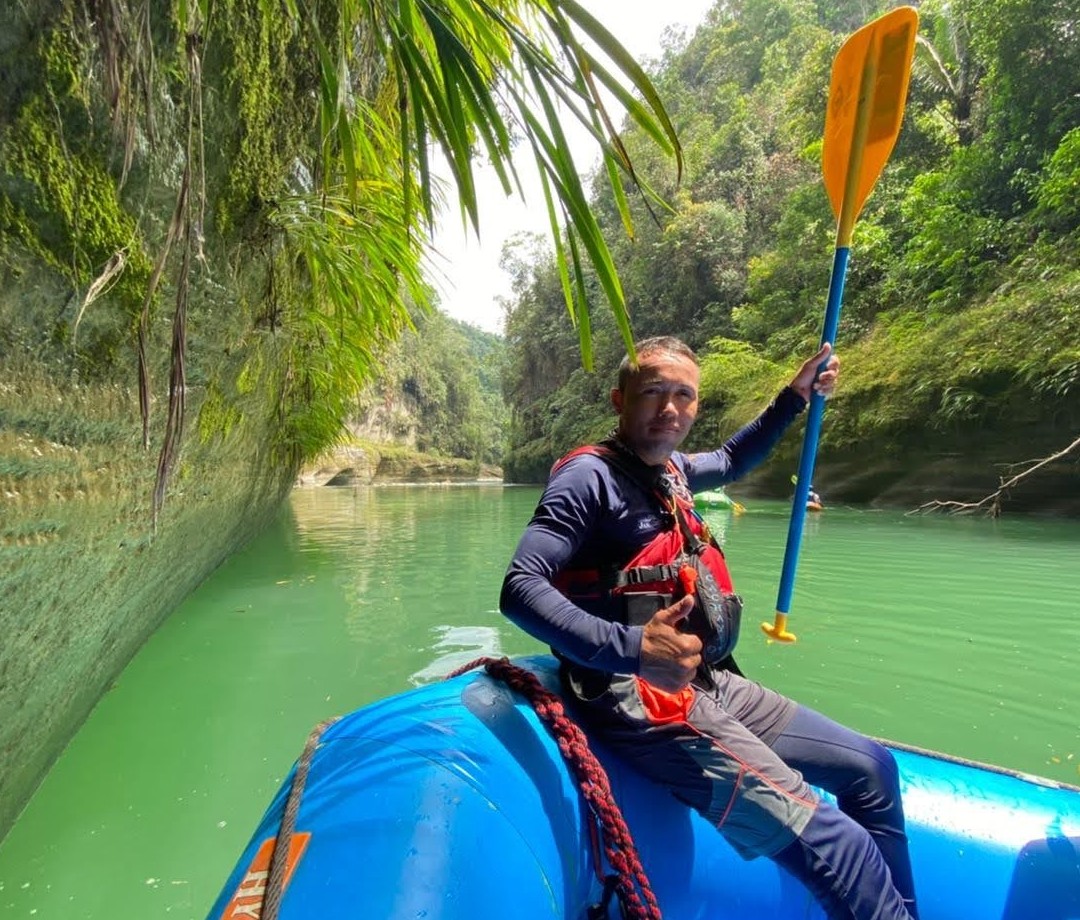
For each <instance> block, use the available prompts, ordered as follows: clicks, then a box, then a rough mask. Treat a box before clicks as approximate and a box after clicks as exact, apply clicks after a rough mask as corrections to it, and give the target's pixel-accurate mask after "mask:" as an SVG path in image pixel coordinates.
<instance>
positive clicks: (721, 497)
mask: <svg viewBox="0 0 1080 920" xmlns="http://www.w3.org/2000/svg"><path fill="white" fill-rule="evenodd" d="M694 505H695V507H698V508H726V509H729V510H731V511H734V512H735V513H736V514H742V513H743V512H744V511H745V510H746V508H745V507H744V506H743V505H741V504H740V503H739V502H737V501H735V499H733V498H732V497H731V496H730V495H728V494H727V492H725V491H724V490H723V489H707V490H706V491H704V492H697V493H695V494H694Z"/></svg>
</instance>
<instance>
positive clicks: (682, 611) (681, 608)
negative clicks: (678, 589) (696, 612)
mask: <svg viewBox="0 0 1080 920" xmlns="http://www.w3.org/2000/svg"><path fill="white" fill-rule="evenodd" d="M693 609H694V596H693V595H692V594H687V595H686V596H685V597H680V598H679V599H678V600H677V601H676V602H675V603H674V604H672V605H671V606H670V607H665V608H664V609H663V610H660V611H657V614H656V619H658V620H659V621H660V622H661V623H667V624H668V625H669V626H677V625H678V624H679V623H681V622H682V621H683V620H685V619H686V618H687V617H688V616H690V611H691V610H693Z"/></svg>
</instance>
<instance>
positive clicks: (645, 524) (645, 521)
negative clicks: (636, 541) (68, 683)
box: [634, 514, 660, 534]
mask: <svg viewBox="0 0 1080 920" xmlns="http://www.w3.org/2000/svg"><path fill="white" fill-rule="evenodd" d="M659 529H660V518H658V517H656V515H654V514H647V515H645V517H641V518H638V521H637V523H636V524H635V525H634V531H635V533H639V534H643V533H653V532H654V531H657V530H659Z"/></svg>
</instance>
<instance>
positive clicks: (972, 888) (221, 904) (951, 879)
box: [210, 657, 1080, 920]
mask: <svg viewBox="0 0 1080 920" xmlns="http://www.w3.org/2000/svg"><path fill="white" fill-rule="evenodd" d="M516 663H517V664H521V665H524V666H526V667H528V668H529V669H530V670H532V671H533V672H534V673H536V674H537V675H539V676H540V678H541V680H542V681H543V683H544V685H545V686H547V687H548V688H550V689H553V690H554V689H557V681H556V678H555V663H554V660H553V659H551V658H546V657H538V658H528V659H522V660H520V661H518V662H516ZM894 750H895V754H896V759H897V762H898V763H899V767H900V772H901V777H902V782H903V794H904V807H905V811H906V814H907V820H908V831H909V837H910V840H911V847H912V858H913V862H914V869H915V878H916V883H917V886H918V892H919V902H920V910H921V915H922V920H1076V918H1080V789H1078V788H1075V787H1071V786H1065V785H1060V784H1054V783H1051V782H1049V781H1046V780H1041V779H1037V778H1034V777H1029V776H1023V775H1017V774H1015V773H1009V772H1004V771H1000V770H997V769H994V768H991V767H985V766H981V765H977V764H972V763H968V762H960V761H957V760H954V759H949V758H945V757H940V756H936V755H933V754H928V753H924V752H917V751H913V750H908V749H895V748H894ZM596 753H597V755H598V756H599V757H600V760H601V761H602V762H603V764H604V766H605V767H606V769H607V771H608V774H609V777H610V781H611V786H612V791H613V792H614V795H615V798H616V800H617V801H618V803H619V805H620V807H621V809H622V812H623V815H624V816H625V819H626V823H627V825H628V826H629V829H630V831H631V833H632V835H633V838H634V841H635V843H636V845H637V849H638V852H639V853H640V856H641V862H642V865H643V866H644V869H645V872H646V873H647V875H648V878H649V882H650V883H651V886H652V890H653V891H654V892H655V894H656V898H657V901H658V903H659V906H660V908H661V910H662V913H663V917H664V920H713V918H715V920H796V918H798V920H816V918H821V917H823V914H822V912H821V911H820V909H819V908H818V907H817V906H816V904H815V903H814V902H813V901H812V900H811V899H810V897H809V896H808V894H807V893H806V891H805V889H804V888H802V886H801V885H800V884H799V883H798V882H796V881H794V880H793V879H792V878H791V877H789V876H787V875H786V874H785V873H783V872H781V871H780V870H779V869H778V868H777V867H776V866H775V865H774V864H773V863H772V862H771V861H770V860H767V859H758V860H754V861H750V862H747V861H744V860H742V859H741V858H740V857H739V856H738V855H737V854H736V853H735V852H734V851H733V850H732V849H731V848H730V847H729V846H728V845H727V844H726V843H725V841H724V840H723V838H722V837H721V836H720V834H719V833H718V832H717V831H716V830H715V829H714V828H712V827H710V826H709V825H707V824H706V823H705V822H704V821H703V820H702V819H701V818H699V817H698V816H697V815H696V814H695V813H693V812H691V811H690V810H688V809H687V808H685V807H684V806H682V805H680V804H679V803H678V802H676V801H675V800H674V799H673V798H672V797H671V796H669V795H668V794H666V793H665V792H663V791H662V790H660V789H658V788H657V787H655V786H653V785H651V784H650V783H649V782H647V781H645V780H643V779H641V778H640V777H638V776H636V775H635V774H634V773H633V772H631V771H630V770H628V769H627V768H625V767H624V766H623V765H622V764H621V763H620V762H619V761H618V760H617V759H615V758H613V757H611V756H610V755H608V754H607V753H606V752H604V751H603V750H602V749H600V748H597V749H596ZM297 773H298V771H297V769H296V768H294V771H293V774H291V775H290V777H289V778H288V779H287V780H286V782H285V783H284V785H283V787H282V789H281V790H280V791H279V793H278V794H277V796H276V797H275V799H274V801H273V802H272V803H271V805H270V807H269V809H268V811H267V812H266V814H265V816H264V817H263V820H262V822H261V824H260V825H259V828H258V830H257V831H256V832H255V835H254V837H253V838H252V840H251V842H250V844H249V845H248V847H247V849H246V850H245V851H244V853H243V854H242V855H241V857H240V859H239V861H238V863H237V865H236V868H235V870H234V871H233V872H232V874H231V876H230V877H229V879H228V881H227V882H226V883H225V886H224V888H223V890H222V893H221V895H220V897H219V898H218V900H217V902H216V903H215V905H214V907H213V909H212V910H211V912H210V918H211V920H238V918H241V917H247V918H251V917H260V916H261V917H264V918H265V917H267V916H269V915H271V914H272V913H277V915H278V916H279V917H280V918H282V920H299V918H329V917H333V918H342V920H343V918H356V920H391V918H392V920H466V918H468V920H488V918H490V920H495V918H500V920H501V918H512V920H541V918H543V920H548V918H550V920H583V918H584V917H585V916H586V911H587V909H588V907H589V906H590V905H593V904H596V903H597V902H598V901H599V900H600V892H601V886H600V883H599V881H598V874H597V872H596V869H595V861H594V855H593V854H594V847H593V846H592V845H591V844H590V835H589V831H588V826H589V820H588V812H587V809H586V808H585V806H584V805H583V802H582V798H581V796H580V794H579V792H578V790H577V788H576V786H575V784H574V782H573V779H572V777H571V775H570V772H569V770H568V768H567V767H566V765H565V764H564V761H563V758H562V756H561V755H560V753H559V749H558V746H557V745H556V743H555V742H554V740H553V739H552V737H551V736H550V734H549V733H548V730H547V728H546V727H545V725H544V724H543V723H542V722H541V721H540V719H539V718H538V717H537V715H536V713H535V712H534V711H533V709H532V707H531V706H530V705H529V703H528V702H526V701H525V700H524V699H522V698H521V697H519V696H517V695H516V694H513V693H511V691H510V690H509V689H508V688H507V687H506V686H505V685H504V684H502V683H501V682H499V681H496V680H494V679H492V678H490V677H488V676H487V675H486V674H485V673H484V672H483V671H473V672H470V673H468V674H465V675H462V676H460V677H456V678H453V679H452V680H448V681H445V682H442V683H438V684H433V685H430V686H426V687H422V688H420V689H417V690H412V691H409V692H406V693H403V694H401V695H399V696H395V697H392V698H390V699H387V700H385V701H383V702H380V703H376V704H373V705H371V706H367V707H365V708H363V709H360V710H358V711H356V712H354V713H352V714H351V715H349V716H346V717H345V718H343V719H341V720H340V721H338V722H336V723H335V724H333V725H332V726H330V727H329V728H328V729H327V730H326V731H325V733H324V734H323V735H322V737H321V740H320V742H319V743H318V745H317V746H313V747H312V748H311V752H310V754H309V756H307V757H304V758H301V761H300V770H299V774H300V775H299V777H297ZM305 773H306V775H305ZM294 784H295V785H296V786H297V788H298V789H299V788H300V787H302V794H299V795H294V796H293V797H292V799H291V801H293V802H294V803H295V802H298V806H299V807H298V810H296V811H295V813H293V814H290V815H289V816H288V818H287V820H286V825H289V824H292V825H294V826H295V830H294V831H293V832H292V833H291V834H283V838H282V839H283V841H284V840H285V839H288V844H287V846H282V847H280V848H279V849H280V851H281V855H282V856H283V857H284V856H287V859H285V858H282V859H281V866H282V870H281V871H283V872H284V879H285V880H286V883H285V886H284V889H283V895H282V896H281V897H280V899H279V900H278V899H275V901H276V903H275V904H274V906H273V909H272V910H270V909H264V908H263V905H262V898H263V895H264V893H265V890H266V886H267V878H268V873H269V871H270V870H269V863H270V853H271V851H272V850H273V847H274V840H275V839H276V837H277V835H278V832H279V829H280V828H281V825H282V819H283V814H284V813H285V812H286V802H287V801H290V797H289V789H290V787H291V786H292V785H294ZM288 810H289V811H290V812H293V811H294V809H292V808H290V809H288ZM617 915H618V910H617V908H616V907H612V908H611V911H610V916H611V917H613V918H614V917H616V916H617Z"/></svg>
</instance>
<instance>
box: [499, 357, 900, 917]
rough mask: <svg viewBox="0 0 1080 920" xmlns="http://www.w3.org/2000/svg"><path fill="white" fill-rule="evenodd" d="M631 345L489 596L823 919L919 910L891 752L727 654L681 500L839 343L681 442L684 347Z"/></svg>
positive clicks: (713, 559) (636, 756)
mask: <svg viewBox="0 0 1080 920" xmlns="http://www.w3.org/2000/svg"><path fill="white" fill-rule="evenodd" d="M636 352H637V357H638V364H637V366H636V367H635V366H634V365H633V363H632V362H631V361H630V359H629V357H627V358H626V359H624V361H623V363H622V366H621V367H620V369H619V380H618V386H617V387H616V388H615V389H613V390H612V392H611V402H612V405H613V406H614V408H615V411H616V412H617V413H618V426H617V428H616V430H615V431H614V432H613V434H612V436H611V437H610V438H609V439H607V441H605V442H603V443H602V444H600V445H597V446H592V447H584V448H580V449H578V450H577V451H574V452H572V453H571V454H569V455H567V457H565V458H563V460H561V461H560V462H559V463H557V464H556V465H555V468H554V469H553V472H552V475H551V478H550V479H549V482H548V484H547V487H546V489H545V490H544V494H543V496H542V497H541V499H540V503H539V505H538V506H537V509H536V512H535V513H534V515H533V518H532V520H531V521H530V522H529V525H528V527H527V528H526V530H525V533H524V535H523V536H522V538H521V541H520V543H519V544H518V547H517V550H516V551H515V553H514V557H513V559H512V560H511V562H510V566H509V569H508V571H507V574H506V579H505V581H504V583H503V591H502V597H501V601H500V604H501V607H502V610H503V612H504V613H505V614H506V616H508V617H509V618H510V619H511V620H513V621H514V622H515V623H517V624H518V625H519V626H521V627H522V628H523V629H525V630H526V631H527V632H529V633H531V634H532V635H533V636H535V637H536V638H538V639H540V640H542V641H544V642H547V643H548V644H549V645H551V647H552V649H553V650H554V652H555V653H556V655H557V656H558V658H559V659H560V662H561V675H562V679H563V684H564V687H565V689H566V691H567V694H568V696H569V697H570V699H571V700H572V701H573V702H574V703H575V708H576V711H577V712H578V714H579V716H580V718H581V719H582V720H583V721H584V722H585V723H586V724H587V726H588V727H589V728H590V729H591V730H592V731H593V732H594V733H595V734H597V735H598V736H599V737H601V738H602V739H603V740H604V741H605V743H607V744H608V746H609V747H611V748H613V749H614V750H616V751H618V752H619V753H620V754H621V755H622V756H623V757H624V758H625V759H626V760H627V761H628V762H629V763H630V764H632V765H633V766H634V767H635V768H636V769H638V770H640V771H641V772H643V773H644V774H645V775H647V776H649V777H650V778H651V779H653V780H654V781H655V782H657V783H659V784H661V785H663V786H665V787H667V788H668V789H669V790H670V791H671V792H672V793H673V794H674V795H675V796H676V797H678V798H679V799H680V800H681V801H683V802H685V803H687V804H688V805H689V806H691V807H693V808H695V809H696V810H697V811H699V812H700V813H701V814H702V815H704V816H705V818H706V819H707V820H709V821H710V822H711V823H713V824H714V825H715V826H716V827H718V828H719V830H720V832H721V833H723V834H724V836H725V838H726V839H727V840H728V841H729V842H730V843H731V844H732V845H733V846H734V847H735V849H736V850H737V851H738V852H739V853H741V854H742V855H743V856H744V857H746V858H753V857H756V856H768V857H771V858H772V859H773V860H775V861H776V862H777V863H778V864H779V865H781V866H782V867H783V868H784V869H786V870H787V871H789V872H790V873H792V874H793V875H794V876H796V877H797V878H799V879H800V880H801V881H802V882H803V883H804V884H805V885H806V886H807V888H808V889H809V890H810V891H811V893H812V894H813V895H814V897H815V898H816V899H817V900H818V901H819V903H820V904H821V905H822V906H823V907H824V909H825V911H826V913H827V914H828V915H829V917H831V918H844V920H916V918H917V914H916V909H915V893H914V884H913V882H912V877H911V867H910V861H909V857H908V850H907V838H906V836H905V834H904V817H903V810H902V806H901V802H900V793H899V785H898V779H897V770H896V764H895V762H894V760H893V758H892V755H891V754H890V753H889V752H888V750H887V749H885V748H884V747H882V746H881V745H879V744H877V743H876V742H874V741H871V740H870V739H868V738H865V737H863V736H862V735H859V734H857V733H855V732H853V731H851V730H849V729H847V728H845V727H843V726H841V725H839V724H837V723H835V722H833V721H831V720H829V719H827V718H826V717H824V716H822V715H821V714H819V713H817V712H814V711H813V710H811V709H808V708H806V707H804V706H802V705H800V704H797V703H795V702H794V701H792V700H789V699H787V698H785V697H783V696H781V695H780V694H778V693H776V692H775V691H772V690H769V689H768V688H765V687H762V686H761V685H760V684H757V683H756V682H754V681H751V680H748V679H747V678H745V677H744V676H743V675H742V674H741V673H740V672H739V670H738V668H737V667H736V666H735V664H734V661H733V660H732V659H731V657H730V652H731V646H732V645H733V641H734V638H735V637H736V636H737V633H738V613H739V603H738V599H737V598H736V597H734V596H733V595H732V593H731V590H732V589H731V583H730V579H729V578H728V576H727V572H726V567H725V565H724V563H723V557H722V554H721V553H720V552H719V549H718V548H717V547H716V546H715V544H714V543H712V541H711V537H710V536H709V534H708V530H707V527H706V526H705V525H704V524H703V522H702V521H701V519H700V518H699V517H697V516H696V515H694V513H693V511H692V501H693V500H692V496H691V494H690V493H691V492H692V491H702V490H704V489H710V488H716V487H718V486H720V485H722V484H724V483H727V482H730V481H732V480H735V479H738V478H739V477H740V476H742V475H743V474H745V473H746V472H747V471H749V470H750V469H752V468H753V467H754V466H756V465H757V464H758V463H760V462H761V461H762V460H763V459H764V458H765V457H766V455H767V454H768V453H769V451H770V450H771V449H772V447H773V446H774V445H775V444H776V442H777V441H778V440H779V438H780V436H781V435H782V434H783V432H784V430H785V429H786V428H787V427H788V426H789V425H790V424H791V422H792V421H793V420H794V419H795V417H796V416H797V415H798V414H799V413H800V412H801V411H802V410H803V409H804V408H805V406H806V403H807V401H808V400H809V398H810V395H811V393H812V392H813V391H815V390H816V391H817V392H820V393H822V394H823V395H825V396H828V395H830V394H831V393H832V391H833V388H834V386H835V383H836V378H837V375H838V373H839V362H838V360H837V359H836V358H835V357H834V356H832V349H831V347H830V346H829V345H825V346H824V347H822V349H821V351H819V352H818V353H817V354H816V355H815V356H814V357H812V358H810V359H809V360H808V361H806V362H805V363H804V364H803V365H802V367H801V368H800V369H799V371H798V372H797V373H796V374H795V376H794V378H793V379H792V380H791V383H790V384H789V385H788V386H787V387H785V388H784V389H783V390H782V391H781V392H780V394H779V395H778V396H777V397H776V399H775V400H774V401H773V402H772V403H771V404H770V405H769V406H768V408H766V409H765V411H764V412H763V413H762V414H761V415H760V416H758V418H757V419H755V420H754V421H753V422H751V423H750V424H749V425H747V426H746V427H744V428H743V429H741V430H740V431H739V432H737V433H736V434H735V435H734V436H733V437H732V438H731V439H730V440H728V441H727V442H726V443H725V444H724V445H723V446H722V447H721V448H720V449H719V450H716V451H713V452H711V453H705V454H694V455H687V454H683V453H679V452H678V451H677V448H678V447H679V445H680V444H681V443H682V442H683V440H684V439H685V438H686V436H687V434H688V433H689V432H690V428H691V427H692V425H693V424H694V420H695V418H696V416H697V410H698V380H699V369H698V364H697V359H696V357H695V356H694V353H693V352H692V351H691V350H690V349H689V348H688V347H687V346H686V345H685V344H684V343H682V342H681V341H679V340H678V339H674V338H670V337H660V338H652V339H646V340H645V341H643V342H640V343H638V345H637V346H636ZM822 364H824V365H825V367H824V369H823V370H822V371H821V372H820V373H818V368H819V367H820V366H821V365H822ZM691 624H692V625H691ZM808 783H813V784H814V785H815V786H818V787H820V788H824V789H827V790H828V791H830V792H832V793H834V794H835V795H836V796H837V804H838V806H839V807H834V806H832V805H831V804H830V803H828V802H825V801H822V800H820V799H819V798H818V797H817V796H816V795H815V793H814V791H813V790H812V789H811V788H810V786H809V785H808Z"/></svg>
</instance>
